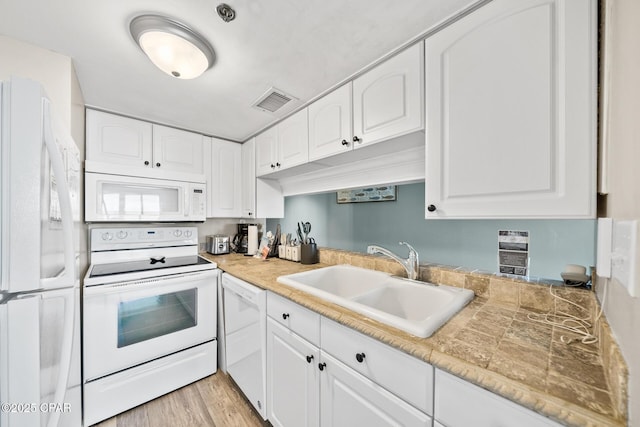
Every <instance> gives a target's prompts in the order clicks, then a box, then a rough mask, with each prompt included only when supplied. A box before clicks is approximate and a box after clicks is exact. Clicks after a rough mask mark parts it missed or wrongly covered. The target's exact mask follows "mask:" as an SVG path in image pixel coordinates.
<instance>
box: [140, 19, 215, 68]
mask: <svg viewBox="0 0 640 427" xmlns="http://www.w3.org/2000/svg"><path fill="white" fill-rule="evenodd" d="M129 28H130V30H131V35H132V36H133V39H134V40H135V41H136V43H138V45H139V46H140V48H141V49H142V50H143V51H144V53H145V54H146V55H147V56H148V57H149V59H150V60H151V62H153V63H154V64H155V66H156V67H158V68H160V69H161V70H162V71H164V72H165V73H167V74H169V75H171V76H173V77H177V78H180V79H193V78H196V77H198V76H200V75H201V74H202V73H204V72H205V71H206V70H208V69H209V68H211V66H212V65H213V62H214V59H215V53H214V52H213V48H212V47H211V45H209V43H208V42H207V41H206V40H205V39H204V38H203V37H202V36H201V35H199V34H198V33H196V32H195V31H193V30H191V29H190V28H189V27H187V26H186V25H184V24H182V23H180V22H178V21H175V20H173V19H170V18H167V17H164V16H159V15H141V16H138V17H136V18H134V19H133V20H132V21H131V24H130V25H129Z"/></svg>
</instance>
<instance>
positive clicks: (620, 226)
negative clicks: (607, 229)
mask: <svg viewBox="0 0 640 427" xmlns="http://www.w3.org/2000/svg"><path fill="white" fill-rule="evenodd" d="M637 236H638V221H635V220H633V221H618V220H616V221H613V239H612V242H613V244H612V251H611V276H612V277H613V278H614V279H615V281H617V282H618V283H620V284H621V285H622V286H624V287H625V288H626V289H627V291H628V292H629V295H631V296H632V297H640V286H639V285H638V283H637V282H636V247H637V244H638V241H637Z"/></svg>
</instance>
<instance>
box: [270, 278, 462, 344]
mask: <svg viewBox="0 0 640 427" xmlns="http://www.w3.org/2000/svg"><path fill="white" fill-rule="evenodd" d="M278 282H279V283H282V284H285V285H289V286H291V287H294V288H296V289H300V290H302V291H305V292H308V293H310V294H313V295H315V296H318V297H320V298H322V299H325V300H327V301H330V302H333V303H335V304H338V305H341V306H343V307H345V308H349V309H351V310H353V311H355V312H358V313H360V314H363V315H365V316H367V317H370V318H372V319H375V320H377V321H379V322H382V323H385V324H387V325H389V326H393V327H396V328H398V329H402V330H404V331H406V332H408V333H410V334H413V335H416V336H418V337H421V338H426V337H429V336H431V335H432V334H433V333H434V332H435V331H436V330H437V329H438V328H440V327H441V326H442V325H444V324H445V323H446V322H447V321H448V320H449V319H450V318H451V317H453V315H455V314H456V313H457V312H458V311H460V310H461V309H462V308H463V307H464V306H465V305H466V304H467V303H469V301H471V300H472V299H473V297H474V294H473V291H471V290H468V289H460V288H455V287H452V286H446V285H434V284H431V283H426V282H418V281H415V280H408V279H403V278H400V277H396V276H392V275H390V274H388V273H383V272H380V271H374V270H368V269H365V268H359V267H353V266H351V265H335V266H331V267H325V268H319V269H316V270H311V271H306V272H303V273H296V274H289V275H286V276H280V277H278Z"/></svg>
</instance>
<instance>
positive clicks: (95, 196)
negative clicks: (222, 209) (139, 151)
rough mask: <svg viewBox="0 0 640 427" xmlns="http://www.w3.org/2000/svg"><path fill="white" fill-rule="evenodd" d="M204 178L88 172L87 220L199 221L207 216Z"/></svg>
mask: <svg viewBox="0 0 640 427" xmlns="http://www.w3.org/2000/svg"><path fill="white" fill-rule="evenodd" d="M206 193H207V185H206V183H204V182H190V181H173V180H166V179H156V178H144V177H135V176H124V175H112V174H106V173H94V172H86V173H85V221H87V222H200V221H204V220H205V219H206V206H207V198H206Z"/></svg>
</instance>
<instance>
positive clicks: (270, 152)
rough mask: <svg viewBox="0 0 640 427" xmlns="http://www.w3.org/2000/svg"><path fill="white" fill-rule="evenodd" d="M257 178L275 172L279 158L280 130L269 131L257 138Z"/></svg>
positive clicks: (271, 129)
mask: <svg viewBox="0 0 640 427" xmlns="http://www.w3.org/2000/svg"><path fill="white" fill-rule="evenodd" d="M255 140H256V147H255V150H256V176H261V175H265V174H268V173H271V172H274V171H275V169H276V163H277V160H276V158H277V157H278V128H277V127H276V126H274V127H272V128H270V129H267V130H266V131H264V132H262V133H261V134H260V135H258V136H256V138H255Z"/></svg>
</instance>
